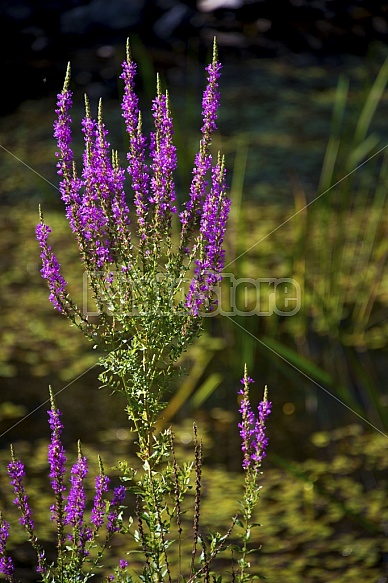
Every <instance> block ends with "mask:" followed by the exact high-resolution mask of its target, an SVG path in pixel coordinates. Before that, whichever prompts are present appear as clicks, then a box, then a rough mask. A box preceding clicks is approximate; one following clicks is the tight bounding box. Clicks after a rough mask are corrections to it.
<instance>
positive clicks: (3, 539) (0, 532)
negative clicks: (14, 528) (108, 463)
mask: <svg viewBox="0 0 388 583" xmlns="http://www.w3.org/2000/svg"><path fill="white" fill-rule="evenodd" d="M8 537H9V523H8V522H7V521H6V520H3V517H2V515H1V514H0V573H2V574H3V575H5V576H6V578H7V581H14V572H15V567H14V564H13V561H12V559H11V557H9V556H8V555H7V552H6V545H7V539H8Z"/></svg>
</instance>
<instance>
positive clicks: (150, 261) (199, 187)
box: [37, 43, 230, 578]
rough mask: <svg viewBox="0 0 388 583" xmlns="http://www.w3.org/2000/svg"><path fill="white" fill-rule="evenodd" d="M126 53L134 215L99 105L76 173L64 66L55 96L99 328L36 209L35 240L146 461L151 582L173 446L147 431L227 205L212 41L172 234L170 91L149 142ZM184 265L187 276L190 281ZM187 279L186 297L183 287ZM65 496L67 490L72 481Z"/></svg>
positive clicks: (61, 305) (192, 324) (68, 199)
mask: <svg viewBox="0 0 388 583" xmlns="http://www.w3.org/2000/svg"><path fill="white" fill-rule="evenodd" d="M126 57H127V58H126V60H125V61H124V63H123V65H122V74H121V79H122V80H123V83H124V92H123V101H122V115H123V118H124V122H125V128H126V131H127V134H128V139H129V146H128V154H127V161H128V166H127V174H128V175H129V185H130V186H131V187H132V192H133V202H134V208H135V213H134V214H133V213H132V214H131V213H130V210H129V208H128V206H127V203H126V198H125V193H124V187H125V170H124V168H123V167H122V166H121V165H120V163H119V160H118V156H117V153H116V152H115V151H113V152H112V153H110V145H109V141H108V140H109V136H108V130H107V129H106V127H105V125H104V123H103V116H102V104H101V102H100V104H99V108H98V114H97V118H96V119H94V118H93V116H92V113H91V111H90V107H89V103H88V100H87V99H86V112H85V116H84V119H83V120H82V132H83V136H84V145H85V149H84V154H83V168H82V170H81V171H80V172H78V170H77V168H76V164H75V160H74V155H73V150H72V130H71V115H70V110H71V105H72V93H71V90H70V68H68V70H67V74H66V78H65V83H64V87H63V91H62V93H61V94H60V95H59V96H58V105H57V110H56V113H57V116H58V118H57V121H56V122H55V126H54V135H55V138H56V140H57V157H58V163H57V168H58V174H59V175H60V177H61V182H60V193H61V197H62V200H63V202H64V204H65V208H66V214H67V218H68V220H69V224H70V227H71V229H72V231H73V233H74V235H75V238H76V241H77V244H78V247H79V250H80V256H81V260H82V262H83V265H84V268H85V273H86V276H87V280H88V283H89V285H90V288H91V292H92V296H93V299H94V303H95V306H96V308H97V310H98V312H99V321H98V323H97V324H94V323H91V322H90V321H89V318H88V314H87V313H81V311H80V310H79V308H78V307H77V306H76V305H75V303H73V302H72V300H71V298H70V296H69V294H68V292H67V289H66V282H65V280H64V278H63V276H62V274H61V271H60V265H59V262H58V259H57V257H56V256H55V255H54V253H53V251H52V249H51V246H50V245H49V243H48V235H49V232H50V228H49V227H48V225H46V223H45V221H44V218H43V215H42V214H41V216H40V219H41V220H40V224H39V225H38V227H37V238H38V241H39V244H40V246H41V257H42V262H43V267H42V275H43V277H45V278H46V279H47V282H48V285H49V289H50V300H51V302H52V303H53V305H54V308H56V309H57V310H59V311H60V312H61V313H62V314H64V315H65V316H67V317H68V318H69V319H70V320H71V322H72V323H73V324H75V325H76V326H78V327H79V328H80V329H81V330H82V332H83V333H84V334H85V335H86V336H87V337H89V338H92V339H93V341H94V343H95V347H100V349H102V350H103V351H104V355H103V356H102V357H101V359H100V364H101V365H102V367H103V372H102V373H101V375H100V380H101V381H102V384H103V386H106V387H108V388H109V389H110V390H112V391H113V392H120V393H122V394H123V395H124V396H125V398H126V401H127V407H126V412H127V414H128V418H129V421H130V423H131V428H132V429H133V430H134V431H135V432H136V433H137V443H138V448H139V452H138V456H139V457H140V459H141V460H142V463H143V469H144V477H143V478H142V479H141V480H140V481H139V482H138V484H137V486H136V488H137V489H139V488H140V491H141V492H142V496H141V500H142V512H143V514H144V515H145V516H147V520H148V523H147V528H148V531H149V532H148V534H145V536H146V537H148V538H147V545H148V547H149V551H148V552H149V553H150V554H151V555H153V556H154V561H153V562H152V568H151V570H152V577H154V578H157V577H158V576H160V574H161V573H162V572H164V570H165V569H166V568H167V566H166V565H167V558H166V553H165V550H166V548H167V545H168V543H167V541H166V539H165V536H166V534H167V532H168V528H169V526H168V525H169V524H170V518H168V512H167V507H166V506H165V504H164V502H162V500H163V497H164V493H163V482H161V483H160V484H159V482H158V480H159V477H158V474H157V471H156V468H158V467H159V465H160V464H161V463H162V462H164V461H165V459H166V458H167V457H168V455H169V454H170V453H171V452H170V449H169V448H170V443H171V441H170V434H169V433H168V432H165V433H161V434H157V433H156V431H155V427H156V423H157V420H158V417H159V414H160V412H161V410H162V409H163V408H164V403H163V402H162V396H163V395H164V394H165V393H166V391H167V389H169V387H170V382H171V379H172V377H173V376H175V375H176V374H177V369H176V367H175V363H176V362H177V360H178V358H179V357H180V356H181V354H182V352H183V351H184V350H186V348H187V346H188V345H189V344H190V343H191V342H192V341H193V339H194V338H195V337H196V336H197V335H198V334H199V332H200V329H201V322H202V318H201V316H202V314H203V313H204V312H206V311H211V310H212V307H213V305H214V304H215V303H216V301H217V300H216V296H215V294H214V293H213V288H214V286H215V285H216V284H217V283H218V282H219V281H220V279H221V272H222V269H223V266H224V251H223V249H222V245H223V240H224V234H225V228H226V220H227V216H228V212H229V206H230V201H229V199H228V198H227V196H226V184H225V165H224V160H223V158H222V156H221V155H220V154H219V155H218V156H217V157H216V159H215V161H214V162H213V158H212V152H211V143H212V135H213V133H214V131H215V130H216V129H217V126H216V119H217V111H218V107H219V93H218V80H219V77H220V70H221V64H220V63H219V62H218V57H217V48H216V43H214V47H213V60H212V62H211V63H210V64H209V65H208V67H207V69H206V70H207V84H206V88H205V91H204V94H203V100H202V126H201V138H200V144H199V151H198V153H197V155H196V157H195V161H194V169H193V178H192V183H191V187H190V193H189V200H188V201H187V203H186V204H185V205H184V207H183V209H182V210H181V212H180V213H179V215H178V216H177V218H176V219H175V223H178V224H179V225H180V228H181V231H180V234H179V233H178V235H177V236H176V237H175V238H174V235H173V224H174V221H173V218H174V215H177V213H178V212H177V208H176V205H175V185H174V171H175V169H176V166H177V156H176V148H175V146H174V143H173V134H174V131H173V119H172V115H171V109H170V101H169V95H168V93H167V91H163V90H162V87H161V83H160V81H159V79H158V80H157V91H156V97H155V99H154V100H153V102H152V117H153V123H154V130H153V131H152V132H151V135H150V138H149V140H147V138H146V137H145V136H144V135H143V131H142V116H141V112H140V111H139V106H138V98H137V96H136V93H135V83H134V79H135V73H136V65H135V64H134V62H133V60H132V57H131V53H130V49H129V45H128V46H127V55H126ZM147 144H148V153H147ZM148 159H149V160H150V162H149V163H148ZM130 216H131V223H130ZM175 239H176V245H174V241H175ZM192 268H193V274H192V275H191V276H189V273H190V269H192ZM188 276H189V277H188ZM186 283H187V284H188V285H187V287H188V291H187V293H185V292H184V289H185V284H186ZM79 463H80V462H79ZM77 472H78V473H75V474H74V480H76V476H78V479H79V484H78V485H79V486H80V484H81V483H82V479H81V477H80V476H81V474H80V472H81V468H80V467H78V466H77ZM133 473H134V472H133V470H130V474H131V475H132V474H133ZM77 483H78V482H77ZM100 486H101V485H99V487H100ZM72 492H75V484H74V483H73V486H72V490H71V493H72ZM69 496H70V494H69ZM77 499H78V504H79V506H78V507H77V509H78V512H79V515H78V519H77V520H78V522H77V521H76V520H75V517H72V522H71V524H72V526H73V527H74V528H77V532H78V537H79V538H78V539H77V541H78V544H79V545H80V546H79V549H80V552H81V550H82V549H83V548H84V544H85V540H86V539H87V536H88V534H87V533H86V532H85V531H84V530H83V528H84V526H83V525H82V524H81V521H80V517H81V499H80V498H77ZM70 500H72V497H71V496H70ZM59 503H60V500H58V502H57V505H58V504H59ZM74 503H75V502H74ZM58 508H59V507H58ZM100 510H101V506H99V505H98V504H97V506H96V511H95V516H94V521H97V524H98V520H99V519H98V516H99V514H98V513H99V512H100ZM60 511H61V512H62V513H63V512H64V514H63V516H65V515H66V516H69V511H68V509H67V507H66V508H65V509H63V508H62V506H60ZM57 513H58V511H57ZM61 518H62V514H61ZM93 524H96V522H93ZM112 525H113V522H112ZM157 533H159V534H157ZM73 542H74V543H75V541H73ZM61 544H62V543H61ZM82 552H83V551H82Z"/></svg>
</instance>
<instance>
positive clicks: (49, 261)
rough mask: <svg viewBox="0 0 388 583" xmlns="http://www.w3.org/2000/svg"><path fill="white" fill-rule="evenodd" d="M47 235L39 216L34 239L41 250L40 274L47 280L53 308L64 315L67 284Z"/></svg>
mask: <svg viewBox="0 0 388 583" xmlns="http://www.w3.org/2000/svg"><path fill="white" fill-rule="evenodd" d="M49 233H51V229H50V227H49V226H48V225H46V224H45V223H44V222H43V216H42V215H41V222H40V223H39V224H38V225H37V227H36V238H37V240H38V242H39V245H40V248H41V250H42V253H41V255H40V256H41V258H42V269H41V270H40V272H41V274H42V277H43V278H44V279H46V280H47V283H48V286H49V290H50V296H49V299H50V302H51V303H52V304H53V306H54V308H56V309H57V310H59V311H60V312H62V314H66V313H67V308H68V304H69V301H68V294H67V292H66V291H65V290H66V286H67V282H66V281H65V280H64V278H63V276H62V275H61V271H60V268H61V266H60V265H59V263H58V260H57V258H56V256H55V255H54V253H53V252H52V250H51V247H50V245H49V244H48V236H49Z"/></svg>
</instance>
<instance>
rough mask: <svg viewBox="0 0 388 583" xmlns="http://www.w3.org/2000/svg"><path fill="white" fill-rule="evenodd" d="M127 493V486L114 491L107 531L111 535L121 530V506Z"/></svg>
mask: <svg viewBox="0 0 388 583" xmlns="http://www.w3.org/2000/svg"><path fill="white" fill-rule="evenodd" d="M125 493H126V490H125V486H118V487H117V488H115V489H114V490H113V499H112V502H111V503H110V508H109V514H108V523H107V530H108V534H109V535H112V534H113V533H114V532H118V531H119V530H120V525H119V510H120V505H121V504H122V502H123V501H124V498H125Z"/></svg>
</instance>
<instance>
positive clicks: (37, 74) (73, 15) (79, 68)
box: [0, 0, 388, 114]
mask: <svg viewBox="0 0 388 583" xmlns="http://www.w3.org/2000/svg"><path fill="white" fill-rule="evenodd" d="M387 16H388V4H387V2H383V1H379V0H359V1H349V2H348V1H343V0H277V1H273V0H198V1H197V2H196V1H195V0H186V1H185V0H109V1H106V0H91V1H86V0H62V1H61V0H57V1H55V0H36V1H28V0H15V1H11V0H8V1H6V2H1V3H0V66H1V71H2V80H3V83H2V86H3V89H2V92H1V98H0V113H2V114H5V113H7V112H10V111H12V110H13V109H14V108H15V107H17V105H18V103H19V102H20V100H21V99H28V98H34V97H40V96H42V95H45V94H47V93H48V92H51V91H54V90H55V91H57V89H58V85H61V83H62V79H63V70H64V67H65V64H66V62H67V61H68V60H69V59H70V60H71V61H72V65H73V73H74V74H73V79H75V81H76V82H78V83H79V84H80V85H88V84H90V83H92V82H93V83H100V84H101V85H102V86H103V88H104V90H105V93H107V92H108V93H109V92H114V91H115V88H116V82H115V71H114V70H113V69H112V70H109V68H105V69H104V68H102V70H101V66H99V65H100V63H99V61H101V60H103V59H104V58H106V57H108V56H109V55H108V53H109V47H110V46H111V47H112V46H115V45H123V43H124V42H125V39H126V38H127V37H128V36H132V37H136V39H138V40H139V42H141V43H142V44H143V45H144V46H145V47H147V49H148V50H149V52H150V53H149V54H150V55H151V56H152V58H153V60H154V61H155V62H156V64H157V68H158V70H161V69H163V67H169V66H171V65H173V64H174V63H176V60H177V59H179V56H182V55H186V54H187V53H190V52H191V53H194V54H195V58H196V59H197V60H198V57H199V59H200V60H202V59H203V58H204V57H205V55H206V53H207V50H208V47H209V44H210V42H211V39H212V38H213V36H214V35H217V39H218V44H219V47H220V52H221V56H222V58H223V59H224V58H225V57H224V55H225V53H227V56H228V59H231V58H233V57H235V58H236V59H239V60H243V59H244V57H245V56H247V55H249V56H257V57H259V58H260V57H271V56H274V57H275V56H282V55H294V56H295V55H299V56H301V55H302V56H305V58H306V57H308V58H310V59H311V58H314V59H317V60H318V61H325V60H326V59H333V58H334V59H338V58H340V57H341V55H343V54H349V53H350V54H355V55H365V54H366V52H367V51H368V48H369V47H370V44H371V43H372V42H374V41H380V42H383V43H386V42H387V39H388V24H387ZM85 50H88V52H87V54H85V52H84V51H85ZM93 61H94V63H95V67H93Z"/></svg>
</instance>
